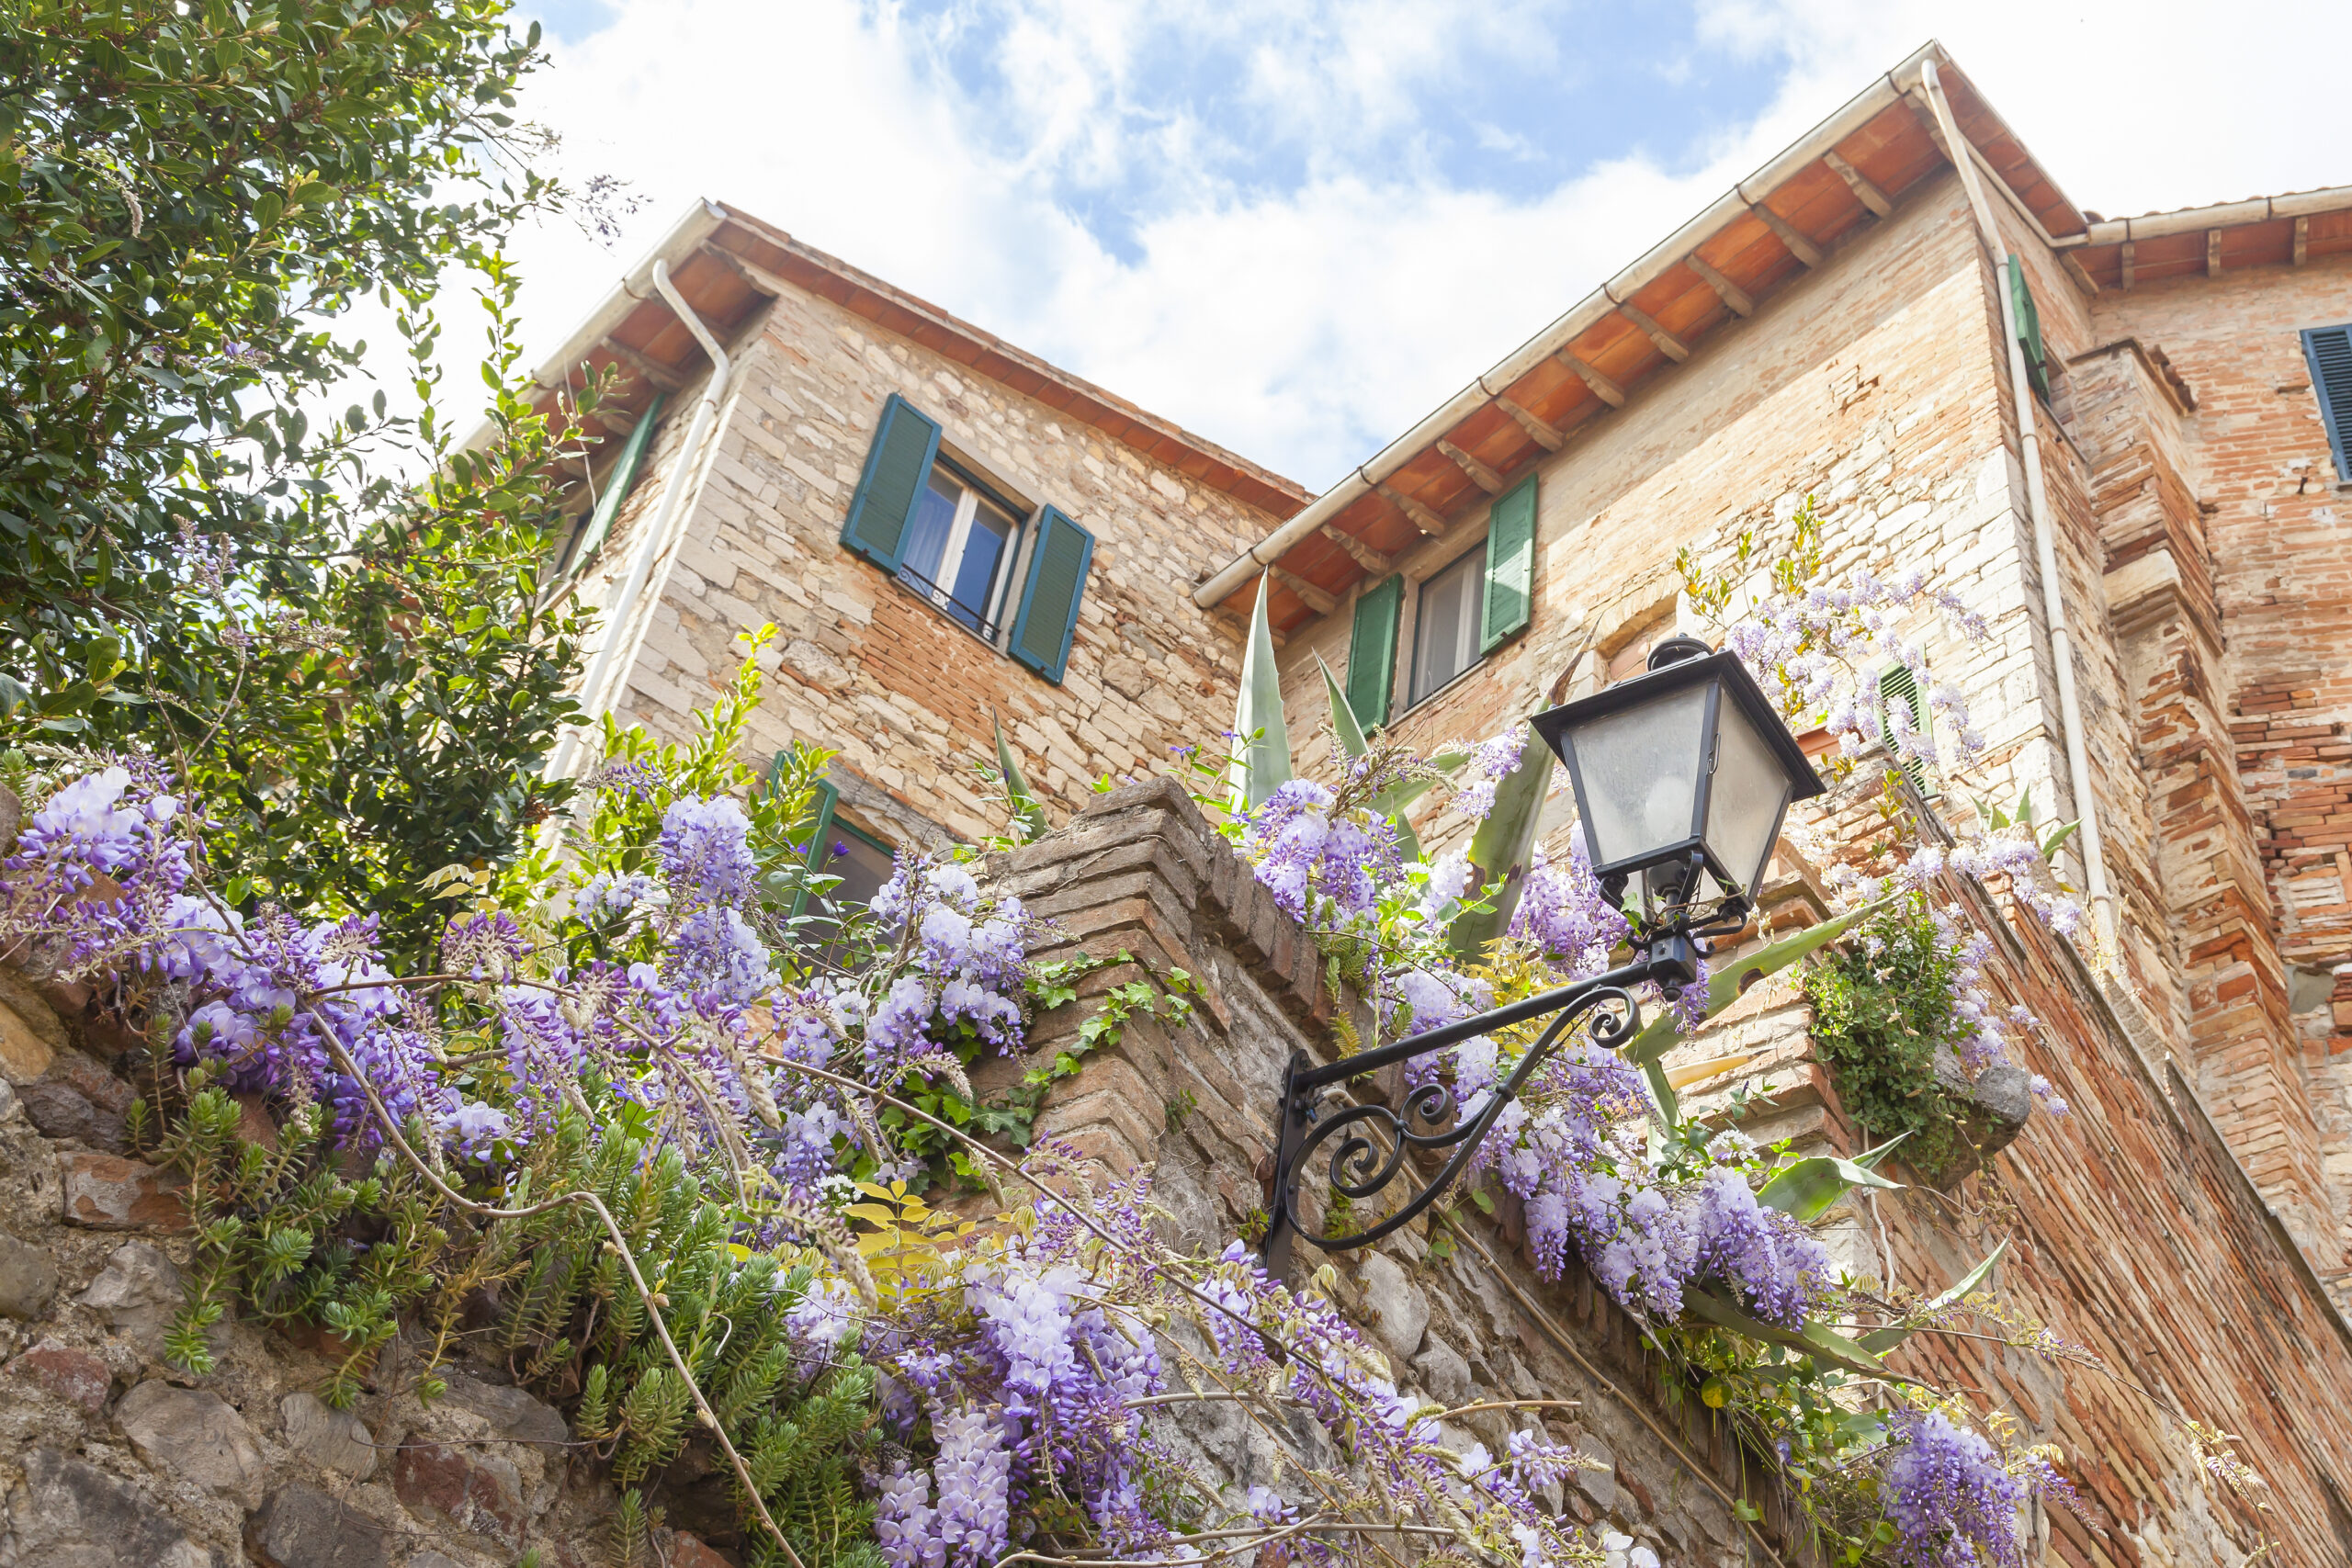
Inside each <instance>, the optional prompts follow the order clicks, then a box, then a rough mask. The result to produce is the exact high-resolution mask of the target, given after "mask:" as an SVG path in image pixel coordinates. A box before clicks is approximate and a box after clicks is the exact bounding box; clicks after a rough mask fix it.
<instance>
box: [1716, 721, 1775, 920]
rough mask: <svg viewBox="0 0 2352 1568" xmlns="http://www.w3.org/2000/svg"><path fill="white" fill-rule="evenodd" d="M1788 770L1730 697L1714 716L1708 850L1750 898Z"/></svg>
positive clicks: (1768, 846)
mask: <svg viewBox="0 0 2352 1568" xmlns="http://www.w3.org/2000/svg"><path fill="white" fill-rule="evenodd" d="M1788 799H1789V775H1788V770H1787V768H1786V766H1785V765H1784V764H1783V763H1782V762H1781V759H1780V758H1779V757H1777V756H1775V755H1774V754H1773V751H1772V748H1771V747H1770V745H1769V744H1768V743H1767V742H1766V740H1765V739H1764V737H1763V735H1762V734H1761V733H1760V732H1759V731H1758V729H1757V728H1756V725H1755V723H1754V721H1752V720H1751V719H1750V718H1749V717H1748V716H1747V709H1746V708H1744V707H1743V706H1742V705H1740V704H1739V703H1738V702H1737V701H1736V700H1735V699H1734V698H1733V696H1732V694H1730V693H1728V692H1726V693H1724V700H1723V703H1722V705H1721V706H1720V707H1719V708H1718V709H1717V711H1716V716H1715V782H1714V787H1713V789H1712V790H1710V791H1709V792H1708V794H1707V848H1709V849H1710V850H1712V851H1713V852H1714V853H1715V857H1716V859H1718V860H1720V861H1721V862H1722V863H1723V865H1724V870H1725V871H1727V872H1729V873H1730V874H1732V875H1733V876H1736V877H1737V878H1738V879H1739V883H1740V885H1739V886H1737V887H1736V888H1732V889H1730V890H1729V891H1731V892H1736V893H1752V892H1754V891H1755V888H1756V884H1757V883H1758V881H1759V880H1760V879H1761V878H1762V876H1763V874H1764V863H1765V861H1766V859H1767V858H1768V857H1770V854H1771V852H1772V841H1773V840H1774V839H1775V838H1776V837H1777V833H1776V831H1775V830H1776V829H1778V828H1779V827H1780V825H1781V809H1782V807H1785V806H1786V805H1787V804H1788Z"/></svg>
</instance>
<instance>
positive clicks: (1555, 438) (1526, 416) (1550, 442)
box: [1495, 396, 1568, 452]
mask: <svg viewBox="0 0 2352 1568" xmlns="http://www.w3.org/2000/svg"><path fill="white" fill-rule="evenodd" d="M1495 406H1496V407H1497V408H1498V409H1500V410H1502V411H1503V412H1505V413H1507V414H1509V415H1510V417H1511V418H1512V419H1513V420H1515V421H1517V422H1518V424H1519V427H1520V429H1521V430H1523V431H1525V432H1527V438H1528V439H1529V440H1530V441H1532V442H1534V443H1535V445H1537V446H1541V447H1543V448H1544V450H1545V451H1546V452H1557V451H1558V450H1559V449H1560V448H1561V447H1563V446H1566V445H1567V444H1568V435H1567V432H1566V431H1564V430H1562V429H1561V428H1560V427H1559V426H1558V425H1556V424H1554V423H1551V422H1550V421H1548V420H1542V419H1538V418H1536V417H1535V415H1534V414H1532V413H1530V412H1528V411H1527V410H1525V409H1523V408H1521V407H1520V406H1519V405H1518V404H1517V403H1515V402H1513V401H1511V400H1510V399H1509V398H1506V397H1501V396H1498V397H1497V398H1496V399H1495Z"/></svg>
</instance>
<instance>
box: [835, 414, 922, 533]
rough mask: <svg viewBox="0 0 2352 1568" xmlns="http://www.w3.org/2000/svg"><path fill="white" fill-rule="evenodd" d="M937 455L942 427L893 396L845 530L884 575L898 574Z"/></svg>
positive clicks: (866, 460) (875, 432)
mask: <svg viewBox="0 0 2352 1568" xmlns="http://www.w3.org/2000/svg"><path fill="white" fill-rule="evenodd" d="M938 456H939V422H938V421H937V420H934V419H933V418H931V417H930V416H929V415H928V414H925V413H924V412H922V410H920V409H918V408H916V407H915V406H914V405H913V404H912V403H910V402H909V401H907V400H906V399H904V398H902V397H900V396H899V394H898V393H896V392H893V393H891V394H890V397H889V400H888V401H887V402H885V403H884V404H883V405H882V423H880V424H879V425H877V426H876V427H875V431H874V446H872V448H871V449H869V450H868V451H867V452H866V454H865V473H864V474H863V475H861V476H860V477H859V479H858V481H857V494H856V495H855V496H854V498H853V499H852V500H851V502H850V503H849V521H847V522H846V523H843V524H842V544H843V545H846V546H847V547H849V548H851V549H853V550H855V551H856V552H857V553H858V554H859V555H862V556H864V557H865V558H866V559H868V560H870V561H872V562H873V563H874V564H875V565H876V566H878V567H880V568H881V569H882V570H885V571H896V570H899V552H900V550H901V549H903V548H904V547H905V545H906V539H907V519H908V517H909V516H910V515H912V513H913V512H914V509H915V497H917V496H918V495H921V494H922V487H923V485H924V484H925V483H926V482H927V481H928V480H929V479H931V465H932V462H933V459H935V458H936V457H938Z"/></svg>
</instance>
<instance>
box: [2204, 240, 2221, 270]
mask: <svg viewBox="0 0 2352 1568" xmlns="http://www.w3.org/2000/svg"><path fill="white" fill-rule="evenodd" d="M2205 276H2208V277H2219V276H2222V231H2220V230H2219V229H2208V230H2206V231H2205Z"/></svg>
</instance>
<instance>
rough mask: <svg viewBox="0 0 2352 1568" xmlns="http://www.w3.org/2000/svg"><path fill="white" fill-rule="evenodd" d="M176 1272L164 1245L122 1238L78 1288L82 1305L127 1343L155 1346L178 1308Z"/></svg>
mask: <svg viewBox="0 0 2352 1568" xmlns="http://www.w3.org/2000/svg"><path fill="white" fill-rule="evenodd" d="M183 1299H184V1294H183V1292H182V1291H181V1289H180V1271H179V1269H178V1266H177V1265H175V1264H174V1263H173V1262H172V1260H171V1258H170V1257H169V1256H168V1255H166V1254H165V1253H164V1249H163V1248H162V1247H157V1246H156V1245H155V1244H154V1243H153V1242H150V1241H126V1242H124V1243H123V1244H122V1245H121V1246H120V1247H116V1248H115V1249H114V1256H112V1257H111V1258H107V1266H106V1267H105V1268H104V1269H100V1270H98V1277H97V1278H96V1279H95V1280H91V1281H90V1287H89V1289H87V1290H85V1291H84V1292H82V1304H83V1305H84V1306H86V1307H89V1308H90V1309H92V1310H93V1311H95V1312H96V1314H98V1316H99V1317H100V1318H101V1319H102V1320H103V1321H104V1322H105V1323H106V1325H107V1327H109V1328H113V1329H117V1330H119V1331H120V1332H121V1333H123V1334H125V1335H128V1336H129V1337H130V1340H131V1342H132V1343H134V1344H136V1345H140V1346H141V1347H143V1348H148V1349H150V1350H154V1349H157V1348H161V1346H162V1344H163V1334H164V1328H165V1326H166V1325H169V1324H170V1323H171V1321H172V1318H173V1315H174V1314H176V1313H177V1312H178V1311H179V1309H180V1303H181V1302H182V1300H183Z"/></svg>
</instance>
